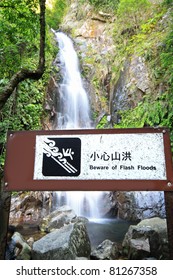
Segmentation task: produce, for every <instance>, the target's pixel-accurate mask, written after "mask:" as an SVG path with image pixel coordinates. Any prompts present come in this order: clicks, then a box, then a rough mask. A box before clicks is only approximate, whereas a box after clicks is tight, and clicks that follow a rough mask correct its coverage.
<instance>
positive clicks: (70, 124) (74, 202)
mask: <svg viewBox="0 0 173 280" xmlns="http://www.w3.org/2000/svg"><path fill="white" fill-rule="evenodd" d="M54 34H55V38H56V40H57V43H58V46H59V52H58V55H57V59H56V63H57V64H58V65H57V66H58V67H59V68H60V73H61V76H62V81H61V83H60V84H59V98H58V99H59V104H58V105H59V106H58V108H57V126H56V129H79V128H91V119H90V105H89V100H88V96H87V92H86V91H85V89H84V86H83V81H82V78H81V74H80V67H79V60H78V56H77V54H76V51H75V49H74V46H73V42H72V40H71V39H70V38H69V37H68V36H67V35H66V34H64V33H62V32H54ZM102 194H103V192H98V191H97V192H96V191H93V192H83V191H71V192H70V191H68V192H62V191H61V192H56V194H55V195H56V197H55V205H56V207H59V206H62V205H64V204H67V205H69V206H70V207H71V208H72V209H73V210H74V211H75V213H76V214H77V215H78V216H80V215H82V216H86V217H89V218H98V217H99V216H100V214H99V213H100V210H99V208H98V207H99V205H100V204H101V203H100V199H101V197H102Z"/></svg>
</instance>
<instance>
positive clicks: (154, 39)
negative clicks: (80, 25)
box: [114, 0, 173, 148]
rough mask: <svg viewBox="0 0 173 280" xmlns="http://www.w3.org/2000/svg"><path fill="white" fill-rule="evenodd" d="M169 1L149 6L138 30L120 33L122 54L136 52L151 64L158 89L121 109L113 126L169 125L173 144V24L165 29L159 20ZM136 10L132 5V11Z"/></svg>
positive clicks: (117, 41)
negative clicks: (130, 105)
mask: <svg viewBox="0 0 173 280" xmlns="http://www.w3.org/2000/svg"><path fill="white" fill-rule="evenodd" d="M125 2H127V1H125V0H123V1H122V0H121V2H120V3H125ZM128 2H129V3H130V2H131V1H128ZM141 2H142V1H141ZM170 2H171V3H172V1H165V2H164V4H162V5H160V6H159V7H157V9H155V10H153V11H152V13H150V8H149V6H148V18H144V19H143V20H142V21H140V22H139V23H140V24H139V25H138V29H137V31H135V32H134V33H133V34H129V33H128V32H127V33H126V34H123V35H124V38H122V36H121V40H116V43H118V44H119V48H120V49H122V50H123V53H122V57H126V56H129V55H132V54H134V53H136V54H137V55H138V56H139V55H140V56H143V57H144V59H145V61H146V63H147V64H148V68H149V69H151V76H152V81H153V83H154V87H155V89H154V92H150V93H148V94H146V95H144V97H143V100H141V101H140V102H139V103H138V104H137V106H136V107H133V108H131V109H129V110H126V111H120V112H118V113H119V115H120V117H121V120H120V122H119V123H118V124H115V125H114V127H115V128H128V127H144V126H150V127H155V126H160V127H162V126H163V127H168V128H169V129H170V134H171V142H172V148H173V50H172V46H173V26H172V25H171V26H169V28H167V30H164V31H163V30H162V29H161V28H160V27H159V24H158V23H159V21H161V20H162V17H163V15H164V14H165V13H166V9H167V7H166V6H165V5H168V4H170ZM136 3H137V1H136ZM133 11H134V10H133V9H132V10H131V11H130V13H133ZM123 15H125V14H123ZM123 20H124V19H123ZM134 24H135V22H134ZM124 29H125V27H124ZM117 30H118V27H116V29H115V34H117V32H118V31H117ZM121 32H122V30H121ZM160 86H161V90H160Z"/></svg>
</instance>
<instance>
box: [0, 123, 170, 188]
mask: <svg viewBox="0 0 173 280" xmlns="http://www.w3.org/2000/svg"><path fill="white" fill-rule="evenodd" d="M172 182H173V169H172V156H171V149H170V140H169V132H168V131H167V130H166V129H149V128H143V129H104V130H95V129H90V130H64V131H62V130H59V131H30V132H12V133H9V136H8V141H7V155H6V164H5V188H6V190H169V191H170V190H172V189H173V183H172Z"/></svg>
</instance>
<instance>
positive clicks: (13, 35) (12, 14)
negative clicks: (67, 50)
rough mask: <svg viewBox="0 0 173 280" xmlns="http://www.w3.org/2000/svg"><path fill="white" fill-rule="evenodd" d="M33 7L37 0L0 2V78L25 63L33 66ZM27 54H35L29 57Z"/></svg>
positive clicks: (35, 36) (35, 20)
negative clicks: (0, 3)
mask: <svg viewBox="0 0 173 280" xmlns="http://www.w3.org/2000/svg"><path fill="white" fill-rule="evenodd" d="M3 5H4V8H2V7H3ZM37 7H38V0H35V1H27V0H15V1H13V0H6V1H3V4H2V5H1V8H0V38H1V40H0V78H2V77H8V78H9V77H11V76H12V75H13V74H14V73H15V72H16V71H17V70H18V69H19V68H21V67H25V66H26V63H29V64H30V66H31V68H32V66H33V68H34V67H35V60H36V59H37V58H38V51H39V49H38V46H39V43H38V42H39V36H38V35H39V14H38V12H37ZM31 53H32V54H35V55H34V56H32V57H31ZM26 61H27V62H26Z"/></svg>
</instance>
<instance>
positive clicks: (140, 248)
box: [122, 217, 169, 259]
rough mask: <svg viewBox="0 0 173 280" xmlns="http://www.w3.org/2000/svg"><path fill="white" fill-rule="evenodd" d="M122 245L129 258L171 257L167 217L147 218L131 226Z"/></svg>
mask: <svg viewBox="0 0 173 280" xmlns="http://www.w3.org/2000/svg"><path fill="white" fill-rule="evenodd" d="M122 246H123V251H124V253H125V254H126V255H127V256H128V259H144V258H149V257H153V258H156V259H169V250H168V237H167V225H166V219H160V218H158V217H157V218H151V219H145V220H143V221H141V222H140V223H139V224H138V225H136V226H130V227H129V230H128V232H127V233H126V235H125V238H124V240H123V243H122Z"/></svg>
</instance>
